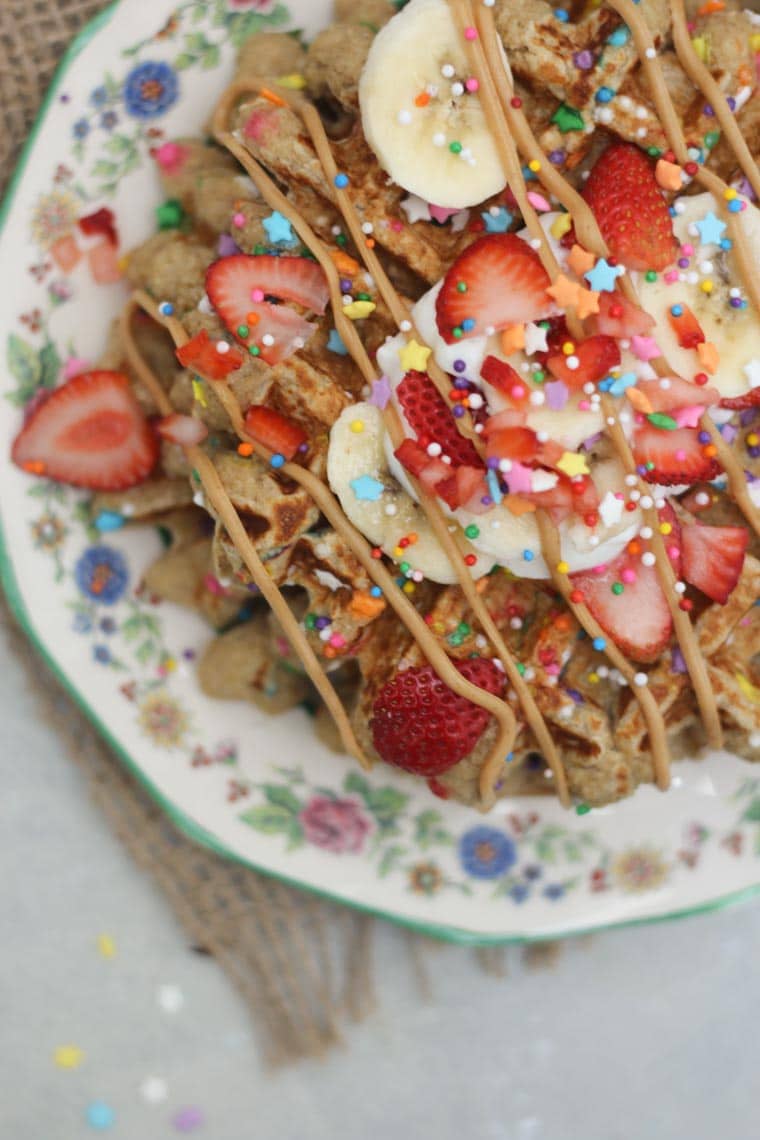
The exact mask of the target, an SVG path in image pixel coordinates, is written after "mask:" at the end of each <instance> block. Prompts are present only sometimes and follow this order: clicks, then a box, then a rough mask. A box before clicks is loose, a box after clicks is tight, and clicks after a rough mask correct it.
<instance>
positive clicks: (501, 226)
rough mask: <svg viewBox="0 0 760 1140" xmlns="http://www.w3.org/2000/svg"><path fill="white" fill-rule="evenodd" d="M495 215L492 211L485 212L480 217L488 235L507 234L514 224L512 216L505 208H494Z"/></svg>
mask: <svg viewBox="0 0 760 1140" xmlns="http://www.w3.org/2000/svg"><path fill="white" fill-rule="evenodd" d="M493 209H494V213H492V212H491V210H484V211H483V213H482V214H481V215H480V216H481V218H482V219H483V222H484V224H485V227H486V233H487V234H505V233H506V232H507V230H508V229H509V227H510V226H511V224H512V215H511V214H510V212H509V210H507V209H506V207H505V206H495V207H493Z"/></svg>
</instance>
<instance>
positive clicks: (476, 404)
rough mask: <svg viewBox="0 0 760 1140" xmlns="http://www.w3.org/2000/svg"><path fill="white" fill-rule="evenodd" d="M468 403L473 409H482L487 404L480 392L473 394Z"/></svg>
mask: <svg viewBox="0 0 760 1140" xmlns="http://www.w3.org/2000/svg"><path fill="white" fill-rule="evenodd" d="M467 402H468V404H469V405H470V407H471V408H482V407H483V404H484V403H485V401H484V399H483V397H482V396H481V394H480V392H473V393H472V395H470V396H468V397H467Z"/></svg>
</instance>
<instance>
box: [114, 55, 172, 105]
mask: <svg viewBox="0 0 760 1140" xmlns="http://www.w3.org/2000/svg"><path fill="white" fill-rule="evenodd" d="M178 95H179V80H178V79H177V75H176V73H175V72H174V71H173V70H172V68H171V67H170V66H169V64H168V63H162V62H161V63H156V62H152V61H150V60H146V61H145V63H139V64H138V65H137V67H134V68H133V69H132V70H131V71H130V73H129V75H128V76H127V78H126V79H125V80H124V105H125V107H126V109H127V111H128V112H129V114H130V115H134V117H135V118H136V119H155V118H158V116H159V115H163V113H164V111H168V110H169V108H170V107H171V106H172V105H173V104H174V103H176V101H177V96H178Z"/></svg>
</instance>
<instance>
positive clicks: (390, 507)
mask: <svg viewBox="0 0 760 1140" xmlns="http://www.w3.org/2000/svg"><path fill="white" fill-rule="evenodd" d="M397 510H398V507H397V506H396V504H395V503H386V505H385V513H386V515H391V516H392V515H395V513H396V511H397Z"/></svg>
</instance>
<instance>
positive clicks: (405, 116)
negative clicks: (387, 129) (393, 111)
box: [396, 110, 412, 127]
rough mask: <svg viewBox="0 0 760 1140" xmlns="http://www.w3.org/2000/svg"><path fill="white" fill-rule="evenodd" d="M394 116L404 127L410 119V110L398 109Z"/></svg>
mask: <svg viewBox="0 0 760 1140" xmlns="http://www.w3.org/2000/svg"><path fill="white" fill-rule="evenodd" d="M396 117H397V119H398V121H399V123H400V124H401V126H402V127H406V126H407V125H408V124H409V123H411V121H412V112H411V111H407V110H403V111H399V113H398V115H397V116H396Z"/></svg>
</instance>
